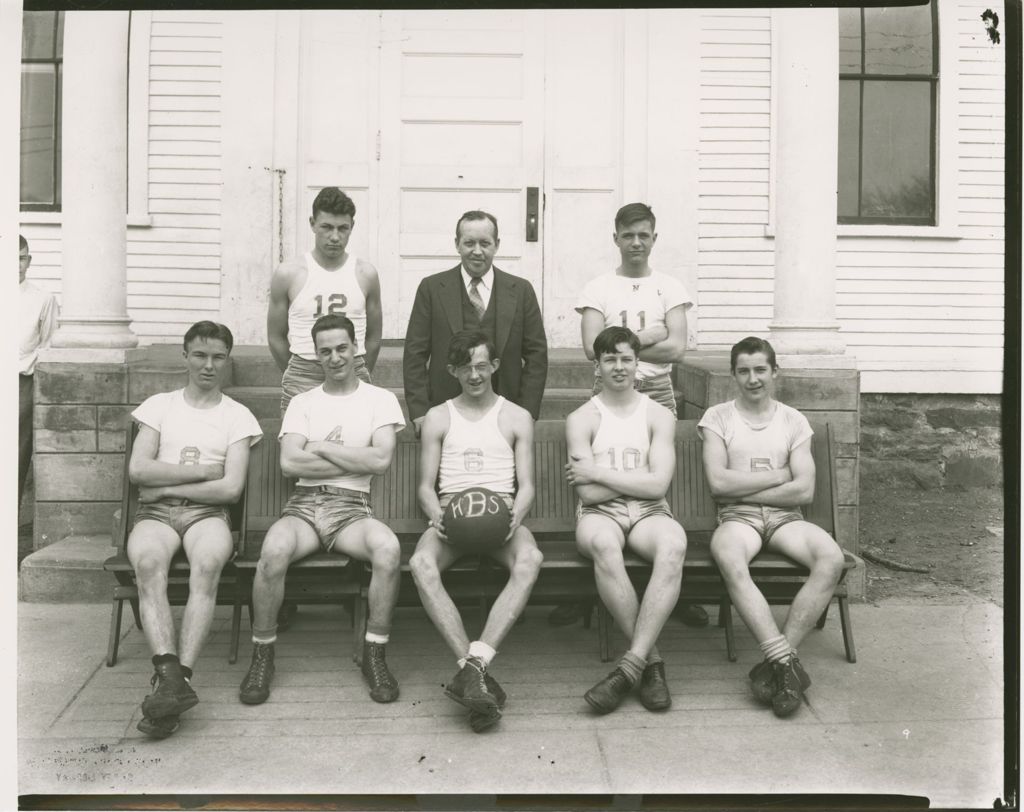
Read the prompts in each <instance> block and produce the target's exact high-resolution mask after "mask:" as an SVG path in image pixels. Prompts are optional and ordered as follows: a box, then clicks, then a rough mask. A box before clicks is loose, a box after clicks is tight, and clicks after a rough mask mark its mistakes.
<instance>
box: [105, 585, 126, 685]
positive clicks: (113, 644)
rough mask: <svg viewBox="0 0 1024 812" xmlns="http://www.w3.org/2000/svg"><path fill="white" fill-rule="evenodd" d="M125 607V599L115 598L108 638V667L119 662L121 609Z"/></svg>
mask: <svg viewBox="0 0 1024 812" xmlns="http://www.w3.org/2000/svg"><path fill="white" fill-rule="evenodd" d="M123 609H124V601H123V600H121V599H119V598H114V605H113V607H112V608H111V610H110V639H109V640H107V667H108V668H112V667H113V666H114V665H116V664H117V649H118V646H119V645H120V644H121V611H122V610H123Z"/></svg>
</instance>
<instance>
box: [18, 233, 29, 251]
mask: <svg viewBox="0 0 1024 812" xmlns="http://www.w3.org/2000/svg"><path fill="white" fill-rule="evenodd" d="M18 250H19V251H22V250H25V251H28V240H26V239H25V238H24V237H23V236H22V235H21V234H19V235H18Z"/></svg>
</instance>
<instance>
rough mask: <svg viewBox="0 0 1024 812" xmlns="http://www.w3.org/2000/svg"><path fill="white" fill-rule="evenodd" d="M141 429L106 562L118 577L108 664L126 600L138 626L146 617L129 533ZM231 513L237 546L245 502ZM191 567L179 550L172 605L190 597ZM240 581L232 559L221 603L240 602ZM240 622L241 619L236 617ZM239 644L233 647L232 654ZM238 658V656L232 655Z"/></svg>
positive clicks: (128, 445)
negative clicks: (131, 476) (112, 551)
mask: <svg viewBox="0 0 1024 812" xmlns="http://www.w3.org/2000/svg"><path fill="white" fill-rule="evenodd" d="M137 433H138V426H137V425H136V424H135V423H134V422H133V423H132V424H131V426H130V427H129V428H128V429H127V430H126V431H125V454H124V478H123V484H122V490H121V508H120V516H119V517H118V525H117V529H116V531H115V534H114V538H113V542H114V547H116V548H117V552H116V553H115V554H114V555H112V556H111V557H110V558H108V559H107V560H106V561H104V562H103V569H105V570H106V571H107V572H110V573H113V575H114V578H115V580H116V585H115V586H114V592H113V607H112V609H111V613H110V634H109V636H108V639H107V665H108V666H113V665H114V664H116V663H117V651H118V647H119V645H120V643H121V618H122V615H123V613H124V602H125V601H128V602H129V604H130V605H131V607H132V614H133V615H134V616H135V626H136V627H137V628H139V629H141V628H142V618H141V617H140V616H139V589H138V585H137V583H136V578H135V570H134V569H133V568H132V565H131V562H129V560H128V554H127V548H128V536H129V534H130V533H131V529H132V525H133V524H134V520H135V510H136V508H137V507H138V505H139V489H138V488H137V487H136V486H135V485H133V484H132V483H131V481H130V480H129V479H128V468H129V465H130V464H131V459H132V448H133V446H134V444H135V435H136V434H137ZM228 511H229V513H230V515H231V526H232V528H234V529H235V532H233V533H232V535H233V536H234V538H235V543H236V550H237V544H238V540H239V538H241V537H242V536H243V535H244V512H243V510H242V505H241V504H240V503H239V504H235V505H228ZM189 574H190V569H189V564H188V559H187V558H185V553H184V551H183V550H179V551H178V552H177V553H176V554H175V556H174V558H172V559H171V569H170V572H169V573H168V578H167V599H168V601H169V602H170V604H171V606H183V605H184V604H185V603H186V601H188V579H189ZM238 585H239V579H238V573H237V571H236V570H235V568H234V566H233V565H232V564H231V563H230V562H229V563H228V564H227V565H226V566H225V567H224V570H223V571H222V572H221V577H220V584H219V585H218V588H217V603H219V604H232V605H235V604H236V603H237V599H238V598H237V594H236V593H237V589H238ZM235 622H236V624H237V619H236V621H235ZM232 639H233V640H234V639H237V631H236V630H234V631H233V632H232ZM235 651H237V646H236V647H235V648H234V649H232V654H231V655H230V656H231V657H234V652H235ZM230 661H231V662H234V661H235V660H234V659H230Z"/></svg>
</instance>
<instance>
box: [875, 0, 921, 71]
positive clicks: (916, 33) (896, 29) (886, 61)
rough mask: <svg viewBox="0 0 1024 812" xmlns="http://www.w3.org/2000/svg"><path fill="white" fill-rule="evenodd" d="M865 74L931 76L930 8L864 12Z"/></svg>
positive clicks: (913, 7)
mask: <svg viewBox="0 0 1024 812" xmlns="http://www.w3.org/2000/svg"><path fill="white" fill-rule="evenodd" d="M864 62H865V65H864V72H865V73H895V74H905V73H924V74H931V72H932V10H931V7H930V6H903V7H895V8H866V9H864Z"/></svg>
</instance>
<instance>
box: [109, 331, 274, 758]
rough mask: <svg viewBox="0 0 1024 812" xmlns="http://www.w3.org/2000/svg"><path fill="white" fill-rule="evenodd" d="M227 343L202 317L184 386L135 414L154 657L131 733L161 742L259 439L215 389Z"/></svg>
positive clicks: (200, 636)
mask: <svg viewBox="0 0 1024 812" xmlns="http://www.w3.org/2000/svg"><path fill="white" fill-rule="evenodd" d="M232 343H233V340H232V336H231V331H230V330H228V328H227V327H225V326H224V325H222V324H214V323H213V322H210V321H201V322H198V323H197V324H194V325H192V327H190V328H189V330H188V332H187V333H185V351H184V353H183V355H184V356H185V362H186V365H187V368H188V384H187V385H186V386H185V388H184V389H179V390H177V391H175V392H164V393H161V394H158V395H153V396H151V397H149V398H147V399H146V400H145V401H143V403H142V405H140V406H139V407H138V408H137V409H136V410H135V411H134V412H132V417H133V418H134V419H135V420H136V422H137V423H138V424H139V434H138V437H137V439H136V440H135V445H134V447H133V448H132V457H131V461H130V462H129V467H128V476H129V478H130V479H131V481H132V482H133V483H134V484H135V485H137V486H138V488H139V503H140V504H139V508H138V511H137V512H136V514H135V524H134V526H133V527H132V532H131V534H130V535H129V537H128V560H129V561H131V563H132V567H133V568H134V569H135V576H136V581H137V583H138V588H139V610H140V615H141V617H142V628H143V630H144V631H145V634H146V641H147V642H148V643H149V646H150V649H152V651H153V655H154V656H153V666H154V668H155V669H156V673H155V674H154V675H153V680H152V684H153V686H154V688H155V690H154V691H153V693H151V694H150V695H149V696H147V697H146V698H145V700H143V702H142V714H143V716H142V720H141V721H140V722H139V723H138V728H139V730H141V731H142V732H143V733H146V734H147V735H149V736H152V737H154V738H161V739H162V738H165V737H167V736H169V735H171V734H172V733H173V732H174V731H175V730H177V728H178V717H179V716H180V715H181V714H182V713H183V712H184V711H186V710H188V709H189V708H191V707H192V706H193V705H195V704H196V703H197V702H198V701H199V697H197V696H196V692H195V691H194V690H193V689H192V685H191V679H192V666H193V665H194V664H195V661H196V658H197V657H198V656H199V651H200V649H201V648H202V646H203V641H204V640H205V639H206V635H207V633H208V632H209V630H210V623H211V622H212V620H213V610H214V606H215V603H216V599H217V584H218V582H219V581H220V573H221V570H222V569H223V567H224V565H225V564H226V563H227V562H228V561H229V560H230V558H231V556H232V554H233V552H234V544H233V543H232V541H231V528H230V526H229V523H228V511H227V508H226V506H227V505H229V504H231V503H233V502H237V501H238V498H239V496H240V495H241V493H242V488H243V487H244V485H245V473H246V469H247V467H248V465H249V448H250V446H252V445H255V444H256V443H257V442H258V441H259V439H260V437H262V436H263V433H262V432H261V431H260V427H259V423H257V422H256V418H255V417H253V415H252V413H251V412H250V411H249V410H248V409H247V408H245V406H243V405H242V404H241V403H237V402H235V401H234V400H232V399H231V398H229V397H228V396H227V395H225V394H223V393H222V392H221V391H220V385H221V380H220V379H221V374H222V372H223V370H224V368H225V366H226V365H227V361H228V355H229V354H230V352H231V345H232ZM179 550H184V552H185V557H186V558H187V559H188V562H189V565H190V566H189V570H190V572H189V584H188V586H189V594H188V603H187V604H186V605H185V616H184V618H183V619H182V622H181V633H180V635H179V637H178V639H177V640H176V639H175V634H174V620H173V618H172V617H171V607H170V605H169V604H168V601H167V573H168V571H169V569H170V566H171V559H172V558H173V557H174V555H175V554H176V553H177V552H178V551H179Z"/></svg>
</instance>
